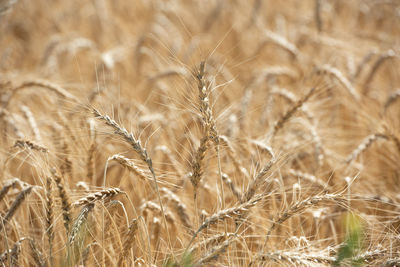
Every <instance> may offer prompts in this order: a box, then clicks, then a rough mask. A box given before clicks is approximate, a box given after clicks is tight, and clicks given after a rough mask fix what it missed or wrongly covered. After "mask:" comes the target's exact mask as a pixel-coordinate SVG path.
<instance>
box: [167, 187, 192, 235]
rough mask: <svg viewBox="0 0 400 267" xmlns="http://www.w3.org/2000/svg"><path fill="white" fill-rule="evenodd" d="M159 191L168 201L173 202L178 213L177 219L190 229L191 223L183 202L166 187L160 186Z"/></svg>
mask: <svg viewBox="0 0 400 267" xmlns="http://www.w3.org/2000/svg"><path fill="white" fill-rule="evenodd" d="M161 192H163V193H164V194H165V196H166V197H167V198H168V200H169V201H171V202H172V203H173V204H174V208H175V210H176V212H177V213H178V216H179V219H180V220H181V222H182V224H183V225H184V226H185V227H186V228H187V229H189V230H191V229H192V224H191V223H190V219H189V215H188V213H187V208H186V205H185V203H183V202H182V200H181V199H180V198H179V197H178V196H177V195H176V194H174V193H173V192H172V191H170V190H168V189H167V188H165V187H163V188H161Z"/></svg>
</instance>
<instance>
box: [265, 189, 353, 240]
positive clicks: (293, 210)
mask: <svg viewBox="0 0 400 267" xmlns="http://www.w3.org/2000/svg"><path fill="white" fill-rule="evenodd" d="M327 200H328V201H335V202H337V203H339V204H345V203H346V199H345V198H343V197H342V196H340V195H335V194H325V195H320V196H312V197H309V198H306V199H305V200H302V201H298V202H296V203H294V204H293V205H291V206H290V207H288V208H287V209H286V210H285V211H284V212H282V213H280V214H279V215H278V216H277V217H276V219H275V220H273V222H272V224H271V226H270V227H269V229H268V231H267V234H266V236H265V243H264V247H265V245H266V244H267V242H268V239H269V237H270V235H271V233H272V231H273V230H274V229H275V227H276V226H277V225H281V224H282V223H283V222H285V221H286V220H288V219H289V218H291V217H292V216H294V215H296V214H300V213H302V212H303V211H304V210H305V209H307V208H309V207H311V206H315V205H317V204H318V203H320V202H321V201H327Z"/></svg>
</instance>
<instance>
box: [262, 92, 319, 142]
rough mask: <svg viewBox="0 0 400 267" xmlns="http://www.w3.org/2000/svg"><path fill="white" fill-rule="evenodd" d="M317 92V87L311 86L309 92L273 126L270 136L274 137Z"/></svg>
mask: <svg viewBox="0 0 400 267" xmlns="http://www.w3.org/2000/svg"><path fill="white" fill-rule="evenodd" d="M314 92H315V88H311V90H309V91H308V92H307V94H306V95H305V96H304V97H303V98H301V99H299V100H298V101H297V102H296V103H295V104H294V105H293V106H292V107H291V108H290V109H289V110H288V111H287V112H286V113H285V114H284V115H283V116H282V117H281V118H280V119H279V120H278V121H277V122H276V123H275V124H274V127H273V128H272V131H271V134H270V136H272V137H274V136H275V135H276V134H277V132H278V131H279V130H280V129H282V127H283V125H284V124H285V123H286V122H287V121H288V120H289V119H290V118H291V117H292V116H293V115H294V114H295V113H296V111H297V110H299V109H300V108H301V107H302V106H303V104H304V103H305V102H307V101H308V99H309V98H310V97H311V95H312V94H313V93H314Z"/></svg>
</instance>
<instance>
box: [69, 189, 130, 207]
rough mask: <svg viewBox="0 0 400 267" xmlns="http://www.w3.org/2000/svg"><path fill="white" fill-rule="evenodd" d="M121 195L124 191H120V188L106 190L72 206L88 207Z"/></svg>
mask: <svg viewBox="0 0 400 267" xmlns="http://www.w3.org/2000/svg"><path fill="white" fill-rule="evenodd" d="M121 193H123V191H121V189H119V188H106V189H103V190H101V191H99V192H96V193H93V194H89V195H87V196H85V197H83V198H81V199H79V200H77V201H75V202H74V203H73V204H72V205H73V206H75V207H77V206H86V205H89V204H92V203H95V202H97V201H100V200H105V199H109V198H112V197H113V196H116V195H118V194H121Z"/></svg>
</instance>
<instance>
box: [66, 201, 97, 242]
mask: <svg viewBox="0 0 400 267" xmlns="http://www.w3.org/2000/svg"><path fill="white" fill-rule="evenodd" d="M93 208H94V203H88V204H86V205H85V206H83V208H82V209H81V212H80V213H79V215H78V217H77V218H76V219H75V222H74V223H73V225H72V228H71V233H70V234H69V237H68V242H69V244H72V243H73V242H74V241H75V239H76V237H77V236H78V234H79V231H80V230H81V228H82V225H83V224H84V223H85V222H86V221H87V217H88V215H89V213H90V211H91V210H93Z"/></svg>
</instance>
